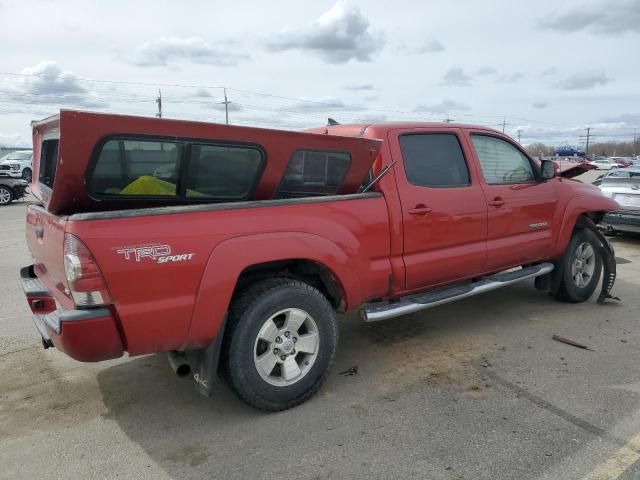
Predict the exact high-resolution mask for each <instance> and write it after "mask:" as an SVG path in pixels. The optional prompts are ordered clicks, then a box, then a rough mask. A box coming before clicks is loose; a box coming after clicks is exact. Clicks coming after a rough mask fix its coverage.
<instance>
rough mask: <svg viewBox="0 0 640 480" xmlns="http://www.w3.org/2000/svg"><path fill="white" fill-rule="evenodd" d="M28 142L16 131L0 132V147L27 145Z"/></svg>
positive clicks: (28, 144)
mask: <svg viewBox="0 0 640 480" xmlns="http://www.w3.org/2000/svg"><path fill="white" fill-rule="evenodd" d="M29 146H31V144H30V142H29V141H27V140H25V139H24V138H23V137H22V135H20V134H18V133H0V147H19V148H22V147H29Z"/></svg>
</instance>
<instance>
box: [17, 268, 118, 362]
mask: <svg viewBox="0 0 640 480" xmlns="http://www.w3.org/2000/svg"><path fill="white" fill-rule="evenodd" d="M20 280H21V282H22V289H23V290H24V293H25V295H26V297H27V301H28V303H29V307H30V308H31V311H32V312H33V323H34V324H35V327H36V329H37V330H38V332H39V333H40V335H41V336H42V340H43V344H44V345H45V347H46V346H55V347H56V348H57V349H58V350H61V351H63V352H64V353H66V354H67V355H69V356H70V357H71V358H74V359H76V360H79V361H81V362H98V361H101V360H108V359H110V358H118V357H120V356H122V353H123V351H124V350H123V345H122V340H121V338H120V333H119V332H118V327H117V325H116V319H115V318H114V316H113V314H112V313H111V311H110V310H109V309H108V308H90V309H86V310H66V309H64V308H62V307H59V306H57V305H56V302H55V300H54V299H53V297H52V296H51V294H50V293H49V292H48V291H47V289H46V288H45V287H44V285H43V284H42V282H40V280H39V279H38V278H37V277H36V275H35V273H34V271H33V265H31V266H29V267H24V268H22V269H21V270H20Z"/></svg>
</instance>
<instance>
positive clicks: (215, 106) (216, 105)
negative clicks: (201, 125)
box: [207, 102, 244, 112]
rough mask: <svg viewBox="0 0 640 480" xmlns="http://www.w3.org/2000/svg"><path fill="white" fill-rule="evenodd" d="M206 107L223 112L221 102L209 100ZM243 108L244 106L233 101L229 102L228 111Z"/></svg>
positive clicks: (238, 110)
mask: <svg viewBox="0 0 640 480" xmlns="http://www.w3.org/2000/svg"><path fill="white" fill-rule="evenodd" d="M207 108H211V109H213V110H218V111H219V112H224V110H225V108H224V103H223V102H211V103H210V104H207ZM243 110H244V107H243V106H242V105H241V104H239V103H235V102H229V111H230V112H241V111H243Z"/></svg>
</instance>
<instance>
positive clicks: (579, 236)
mask: <svg viewBox="0 0 640 480" xmlns="http://www.w3.org/2000/svg"><path fill="white" fill-rule="evenodd" d="M599 252H600V240H598V237H597V236H596V235H595V233H593V232H592V231H591V230H588V229H580V230H576V232H575V233H574V234H573V237H572V238H571V241H570V242H569V245H568V247H567V250H566V251H565V253H564V255H563V257H562V260H561V261H560V263H561V268H562V280H561V282H560V286H559V288H558V290H557V291H556V292H553V296H554V297H555V298H557V299H558V300H562V301H566V302H584V301H586V300H588V299H589V297H591V295H593V292H594V291H595V289H596V288H597V286H598V281H599V280H600V274H601V272H602V258H601V257H600V253H599Z"/></svg>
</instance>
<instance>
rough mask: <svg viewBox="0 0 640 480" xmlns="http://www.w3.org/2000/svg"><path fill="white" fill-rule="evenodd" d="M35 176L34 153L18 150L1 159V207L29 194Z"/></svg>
mask: <svg viewBox="0 0 640 480" xmlns="http://www.w3.org/2000/svg"><path fill="white" fill-rule="evenodd" d="M32 176H33V151H31V150H18V151H16V152H11V153H8V154H6V155H5V156H3V157H2V158H0V205H8V204H9V203H11V202H13V201H14V200H18V199H20V198H22V197H24V196H25V195H26V194H27V187H28V186H29V183H31V178H32Z"/></svg>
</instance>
